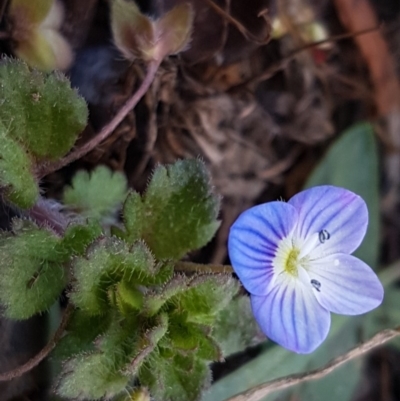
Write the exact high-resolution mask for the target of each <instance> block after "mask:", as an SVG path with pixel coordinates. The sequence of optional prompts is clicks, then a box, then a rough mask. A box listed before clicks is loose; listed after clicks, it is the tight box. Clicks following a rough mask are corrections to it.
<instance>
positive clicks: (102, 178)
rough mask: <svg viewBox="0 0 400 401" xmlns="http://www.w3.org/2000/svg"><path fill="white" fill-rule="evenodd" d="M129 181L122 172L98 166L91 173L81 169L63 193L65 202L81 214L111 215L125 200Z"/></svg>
mask: <svg viewBox="0 0 400 401" xmlns="http://www.w3.org/2000/svg"><path fill="white" fill-rule="evenodd" d="M126 194H127V182H126V178H125V176H124V175H123V174H122V173H120V172H112V171H111V170H110V169H109V168H108V167H106V166H98V167H96V169H95V170H93V171H92V172H91V173H88V172H87V171H79V172H78V173H76V174H75V176H74V177H73V179H72V183H71V186H68V187H67V188H66V189H65V191H64V195H63V202H64V204H66V205H68V206H70V207H72V208H73V209H74V210H75V211H77V212H79V213H80V214H81V215H83V216H86V217H91V218H97V219H99V218H102V217H105V216H107V215H111V214H112V213H113V212H114V211H115V210H116V209H117V208H118V207H119V206H120V205H122V202H123V201H124V199H125V197H126Z"/></svg>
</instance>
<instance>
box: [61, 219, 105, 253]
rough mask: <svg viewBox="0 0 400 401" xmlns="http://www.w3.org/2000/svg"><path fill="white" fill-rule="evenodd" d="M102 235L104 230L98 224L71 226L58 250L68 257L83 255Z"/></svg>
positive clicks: (89, 223)
mask: <svg viewBox="0 0 400 401" xmlns="http://www.w3.org/2000/svg"><path fill="white" fill-rule="evenodd" d="M101 234H102V229H101V226H100V225H99V224H98V223H97V222H91V221H90V222H88V223H87V224H71V225H69V226H68V227H67V229H66V230H65V233H64V237H63V239H62V241H61V243H60V246H59V247H58V250H59V252H63V253H65V254H66V255H68V256H76V255H83V254H84V253H85V251H86V249H87V247H88V246H89V245H90V244H91V243H92V242H93V241H94V240H95V239H96V238H98V237H100V235H101Z"/></svg>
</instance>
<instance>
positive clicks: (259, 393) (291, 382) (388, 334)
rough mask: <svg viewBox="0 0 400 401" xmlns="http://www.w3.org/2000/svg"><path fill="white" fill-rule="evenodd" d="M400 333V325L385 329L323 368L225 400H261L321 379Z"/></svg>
mask: <svg viewBox="0 0 400 401" xmlns="http://www.w3.org/2000/svg"><path fill="white" fill-rule="evenodd" d="M398 335H400V327H396V328H395V329H388V330H383V331H381V332H379V333H378V334H376V335H375V336H374V337H372V338H371V339H370V340H368V341H367V342H365V343H362V344H360V345H358V346H357V347H355V348H353V349H352V350H350V351H349V352H347V353H346V354H343V355H341V356H338V357H337V358H335V359H333V360H332V361H331V362H329V363H328V364H326V365H325V366H324V367H322V368H319V369H315V370H312V371H310V372H308V373H298V374H294V375H289V376H285V377H281V378H279V379H275V380H271V381H269V382H266V383H263V384H260V385H259V386H256V387H253V388H251V389H250V390H247V391H244V392H243V393H240V394H237V395H235V396H233V397H231V398H228V399H226V400H225V401H259V400H262V399H263V398H264V397H266V396H267V395H268V394H270V393H272V392H274V391H278V390H283V389H285V388H288V387H292V386H295V385H296V384H299V383H302V382H306V381H310V380H316V379H320V378H321V377H324V376H326V375H327V374H329V373H331V372H332V371H334V370H335V369H337V368H338V367H340V366H341V365H343V364H344V363H346V362H348V361H350V360H352V359H354V358H357V357H359V356H361V355H362V354H365V353H366V352H368V351H370V350H371V349H373V348H376V347H378V346H380V345H382V344H384V343H386V342H387V341H389V340H391V339H393V338H395V337H397V336H398Z"/></svg>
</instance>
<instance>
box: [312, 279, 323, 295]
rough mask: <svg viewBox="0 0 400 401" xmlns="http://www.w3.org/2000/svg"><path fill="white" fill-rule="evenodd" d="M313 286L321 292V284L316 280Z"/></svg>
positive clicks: (313, 280) (313, 281)
mask: <svg viewBox="0 0 400 401" xmlns="http://www.w3.org/2000/svg"><path fill="white" fill-rule="evenodd" d="M311 285H312V286H313V287H314V288H315V289H316V290H317V291H318V292H321V283H320V282H319V281H318V280H315V279H314V278H313V279H312V280H311Z"/></svg>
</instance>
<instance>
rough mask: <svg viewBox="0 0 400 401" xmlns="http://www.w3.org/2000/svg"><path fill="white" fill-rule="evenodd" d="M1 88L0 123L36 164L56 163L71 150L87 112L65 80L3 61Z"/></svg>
mask: <svg viewBox="0 0 400 401" xmlns="http://www.w3.org/2000/svg"><path fill="white" fill-rule="evenodd" d="M0 85H1V88H2V90H1V92H0V103H1V105H2V106H1V108H0V121H2V122H3V124H4V125H5V126H6V127H8V131H9V135H10V136H11V137H12V138H13V139H15V140H18V141H19V142H20V143H22V144H23V145H24V148H25V149H26V150H27V151H28V152H29V153H30V154H31V155H32V156H33V157H34V158H35V159H36V160H37V161H50V160H57V159H59V158H60V157H62V156H64V155H65V154H66V153H67V152H68V151H69V150H70V149H71V148H72V146H73V144H74V143H75V141H76V139H77V137H78V134H79V133H80V132H82V131H83V129H84V128H85V126H86V121H87V117H88V110H87V107H86V103H85V101H84V100H83V99H82V98H81V97H80V96H78V94H77V92H76V91H75V90H74V89H72V88H71V86H70V82H69V81H68V79H67V78H66V77H65V76H63V75H61V74H60V73H52V74H44V73H40V72H38V71H31V70H30V69H29V68H28V66H27V65H26V64H25V63H23V62H22V61H18V60H11V59H3V61H2V63H1V64H0Z"/></svg>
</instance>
